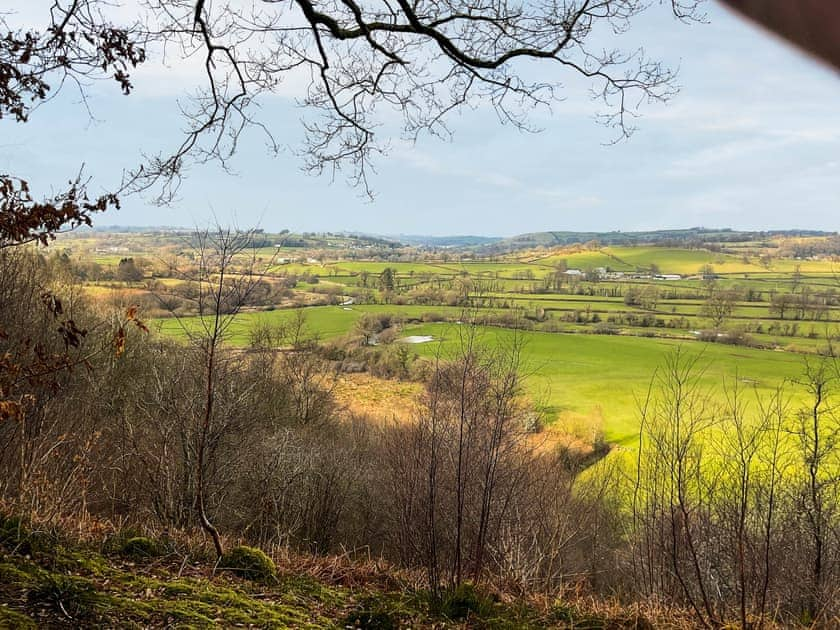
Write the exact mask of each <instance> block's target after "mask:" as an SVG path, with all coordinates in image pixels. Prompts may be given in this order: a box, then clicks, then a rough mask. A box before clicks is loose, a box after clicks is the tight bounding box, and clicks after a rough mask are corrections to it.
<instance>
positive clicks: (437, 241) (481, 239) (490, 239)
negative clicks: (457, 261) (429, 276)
mask: <svg viewBox="0 0 840 630" xmlns="http://www.w3.org/2000/svg"><path fill="white" fill-rule="evenodd" d="M383 238H391V239H394V240H397V241H399V242H400V243H404V244H405V245H413V246H415V247H453V248H463V247H477V246H482V245H491V244H493V243H498V242H500V241H502V240H503V239H502V238H501V237H499V236H473V235H464V236H423V235H416V234H399V235H395V236H386V237H383Z"/></svg>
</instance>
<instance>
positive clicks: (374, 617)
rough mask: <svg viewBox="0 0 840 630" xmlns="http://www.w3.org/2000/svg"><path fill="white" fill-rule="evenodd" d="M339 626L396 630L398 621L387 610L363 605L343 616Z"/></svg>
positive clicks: (360, 629)
mask: <svg viewBox="0 0 840 630" xmlns="http://www.w3.org/2000/svg"><path fill="white" fill-rule="evenodd" d="M341 627H342V628H358V630H396V628H398V627H399V622H398V621H397V620H396V619H394V616H393V615H392V614H391V613H390V612H388V611H387V610H375V609H370V608H367V607H364V608H360V609H359V610H354V611H353V612H351V613H350V614H349V615H347V616H346V617H344V619H343V620H342V622H341Z"/></svg>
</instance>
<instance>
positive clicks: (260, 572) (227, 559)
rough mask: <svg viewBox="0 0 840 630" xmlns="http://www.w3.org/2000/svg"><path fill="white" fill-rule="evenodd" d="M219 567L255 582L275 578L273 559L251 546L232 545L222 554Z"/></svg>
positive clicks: (275, 570)
mask: <svg viewBox="0 0 840 630" xmlns="http://www.w3.org/2000/svg"><path fill="white" fill-rule="evenodd" d="M219 567H220V568H221V569H223V570H224V571H230V572H231V573H235V574H236V575H238V576H240V577H243V578H245V579H248V580H254V581H255V582H270V581H272V580H275V579H276V578H277V568H276V567H275V566H274V561H273V560H272V559H271V558H269V557H268V556H267V555H265V554H264V553H263V552H262V551H260V550H259V549H254V548H253V547H246V546H240V547H234V548H233V549H231V550H230V551H228V552H227V553H226V554H225V555H223V556H222V558H221V560H219Z"/></svg>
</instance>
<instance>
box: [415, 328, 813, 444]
mask: <svg viewBox="0 0 840 630" xmlns="http://www.w3.org/2000/svg"><path fill="white" fill-rule="evenodd" d="M404 334H406V335H431V336H433V337H434V338H435V339H437V340H439V341H438V342H433V343H426V344H419V345H417V346H415V348H416V349H417V351H418V353H420V354H422V355H425V356H428V357H432V356H435V355H437V354H442V355H443V356H452V355H453V354H454V353H455V352H456V351H457V348H458V344H459V327H458V326H457V325H454V324H424V325H414V326H407V327H405V329H404ZM514 334H520V335H523V336H524V339H525V343H526V345H525V351H524V353H523V356H524V359H525V361H524V365H523V369H524V371H525V373H526V374H527V386H528V390H529V392H530V394H531V395H532V396H533V397H534V399H535V400H537V401H541V402H542V403H544V404H545V405H546V406H547V411H548V412H549V414H551V415H553V416H554V418H555V419H556V420H557V421H560V422H572V423H575V424H579V423H580V422H581V419H583V420H584V421H585V420H587V419H589V420H591V421H592V422H593V423H600V422H603V427H602V428H603V431H604V434H605V436H606V438H607V439H608V440H610V441H613V442H617V443H620V444H630V443H632V442H633V440H634V439H635V436H636V432H637V430H638V426H639V414H638V407H637V399H641V398H643V397H644V395H645V393H646V391H647V387H648V384H649V383H650V380H651V377H652V376H653V374H654V373H655V371H656V370H657V369H659V368H661V366H662V364H663V361H664V359H665V357H666V355H667V353H668V352H672V351H673V350H674V349H675V348H676V347H677V346H680V345H681V346H682V347H683V348H684V349H685V350H686V351H687V352H688V353H689V354H690V355H694V354H698V353H699V354H701V355H702V356H701V359H700V364H701V365H702V366H703V367H704V373H703V376H702V382H703V383H704V384H705V385H708V386H714V387H715V388H716V389H717V391H718V392H719V393H720V396H721V397H722V396H723V393H722V388H721V386H722V384H723V381H724V380H725V379H732V378H735V377H736V376H737V378H738V379H740V381H741V383H742V384H743V385H746V386H748V387H750V388H756V389H757V391H758V392H759V394H765V395H766V394H768V393H769V392H770V391H771V390H772V389H773V388H775V387H776V386H777V385H779V384H781V383H782V382H783V381H784V380H785V379H787V378H794V377H796V376H797V375H799V374H800V372H801V370H802V358H801V356H799V355H795V354H791V353H785V352H774V351H770V350H754V349H750V348H741V347H735V346H725V345H719V344H707V343H702V342H680V341H677V340H672V339H658V338H640V337H629V336H601V335H576V334H557V333H544V332H519V333H515V332H513V331H510V330H504V329H497V328H486V329H484V332H483V335H482V336H483V341H484V343H487V344H491V345H493V344H498V343H510V341H511V338H512V336H513V335H514ZM720 402H723V400H722V398H721V400H720ZM593 428H601V427H593Z"/></svg>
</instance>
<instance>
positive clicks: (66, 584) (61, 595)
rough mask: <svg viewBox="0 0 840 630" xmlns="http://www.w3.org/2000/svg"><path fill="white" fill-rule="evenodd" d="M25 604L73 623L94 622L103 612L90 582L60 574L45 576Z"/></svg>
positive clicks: (28, 596) (104, 604)
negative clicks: (48, 610) (46, 609)
mask: <svg viewBox="0 0 840 630" xmlns="http://www.w3.org/2000/svg"><path fill="white" fill-rule="evenodd" d="M27 600H28V602H29V604H30V605H31V606H33V607H37V608H48V609H50V610H51V612H53V613H54V614H55V615H56V616H59V617H60V616H64V617H65V618H67V619H68V620H70V621H72V622H75V623H80V622H83V621H91V620H94V619H97V618H98V617H99V616H100V615H101V613H102V612H104V609H105V608H107V602H106V601H105V600H103V598H102V597H101V596H100V595H99V594H98V593H97V591H96V588H95V586H94V584H93V583H92V582H91V581H90V580H87V579H85V578H79V577H75V576H70V575H62V574H60V573H48V574H46V575H45V576H44V579H43V580H42V581H41V582H40V583H39V584H37V585H36V586H35V587H33V588H31V589H30V590H29V592H28V593H27Z"/></svg>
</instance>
